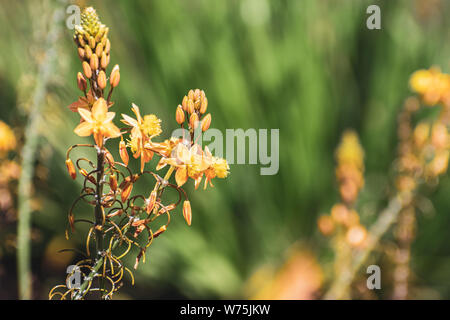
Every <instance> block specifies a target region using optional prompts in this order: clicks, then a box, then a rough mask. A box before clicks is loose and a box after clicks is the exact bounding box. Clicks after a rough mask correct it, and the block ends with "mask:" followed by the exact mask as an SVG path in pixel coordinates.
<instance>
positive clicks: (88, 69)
mask: <svg viewBox="0 0 450 320" xmlns="http://www.w3.org/2000/svg"><path fill="white" fill-rule="evenodd" d="M83 73H84V75H85V76H86V78H88V79H90V78H91V77H92V69H91V67H90V66H89V63H87V62H86V61H83Z"/></svg>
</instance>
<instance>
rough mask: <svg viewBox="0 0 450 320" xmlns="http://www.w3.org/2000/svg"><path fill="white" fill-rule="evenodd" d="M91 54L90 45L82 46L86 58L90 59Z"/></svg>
mask: <svg viewBox="0 0 450 320" xmlns="http://www.w3.org/2000/svg"><path fill="white" fill-rule="evenodd" d="M91 56H92V49H91V47H89V46H88V45H85V46H84V57H85V58H86V59H90V58H91Z"/></svg>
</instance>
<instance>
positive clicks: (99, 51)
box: [95, 43, 103, 57]
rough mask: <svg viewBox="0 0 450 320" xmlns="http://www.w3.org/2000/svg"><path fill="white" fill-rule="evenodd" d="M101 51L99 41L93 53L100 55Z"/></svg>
mask: <svg viewBox="0 0 450 320" xmlns="http://www.w3.org/2000/svg"><path fill="white" fill-rule="evenodd" d="M102 52H103V46H102V44H101V43H99V44H98V45H97V48H95V54H96V55H97V57H101V55H102Z"/></svg>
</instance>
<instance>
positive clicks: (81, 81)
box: [77, 72, 87, 91]
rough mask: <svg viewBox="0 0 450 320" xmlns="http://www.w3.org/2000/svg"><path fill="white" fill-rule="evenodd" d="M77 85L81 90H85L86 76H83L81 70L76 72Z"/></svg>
mask: <svg viewBox="0 0 450 320" xmlns="http://www.w3.org/2000/svg"><path fill="white" fill-rule="evenodd" d="M77 85H78V89H80V90H81V91H86V88H87V82H86V78H85V77H84V76H83V74H82V73H81V72H78V73H77Z"/></svg>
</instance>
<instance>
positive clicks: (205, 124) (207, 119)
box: [202, 113, 211, 132]
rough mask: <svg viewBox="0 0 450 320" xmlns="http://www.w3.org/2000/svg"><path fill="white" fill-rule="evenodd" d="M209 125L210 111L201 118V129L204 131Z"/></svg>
mask: <svg viewBox="0 0 450 320" xmlns="http://www.w3.org/2000/svg"><path fill="white" fill-rule="evenodd" d="M210 125H211V113H208V114H207V115H206V116H205V117H204V118H203V120H202V131H203V132H205V131H206V130H208V129H209V126H210Z"/></svg>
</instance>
